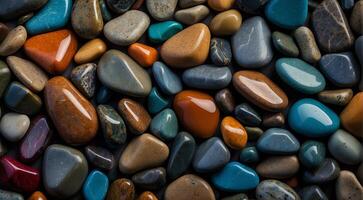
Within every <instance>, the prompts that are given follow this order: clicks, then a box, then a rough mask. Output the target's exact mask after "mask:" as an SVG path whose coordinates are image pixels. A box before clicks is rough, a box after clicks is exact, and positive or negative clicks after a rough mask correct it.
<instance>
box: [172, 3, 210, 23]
mask: <svg viewBox="0 0 363 200" xmlns="http://www.w3.org/2000/svg"><path fill="white" fill-rule="evenodd" d="M208 14H209V9H208V7H207V6H205V5H198V6H194V7H191V8H187V9H182V10H178V11H176V12H175V15H174V17H175V19H176V20H177V21H179V22H181V23H183V24H187V25H192V24H195V23H198V22H200V21H202V20H203V19H204V18H205V17H207V15H208Z"/></svg>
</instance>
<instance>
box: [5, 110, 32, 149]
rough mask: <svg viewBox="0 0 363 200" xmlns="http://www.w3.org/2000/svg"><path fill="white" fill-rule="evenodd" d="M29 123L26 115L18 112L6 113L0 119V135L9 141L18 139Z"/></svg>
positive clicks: (22, 135)
mask: <svg viewBox="0 0 363 200" xmlns="http://www.w3.org/2000/svg"><path fill="white" fill-rule="evenodd" d="M29 125H30V119H29V117H28V116H26V115H23V114H18V113H11V112H10V113H6V114H5V115H4V116H2V118H1V121H0V132H1V135H2V136H3V137H4V138H5V139H6V140H8V141H10V142H17V141H20V140H21V139H22V138H23V137H24V135H25V133H26V131H27V130H28V128H29Z"/></svg>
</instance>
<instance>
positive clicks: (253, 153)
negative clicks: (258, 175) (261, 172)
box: [239, 146, 260, 163]
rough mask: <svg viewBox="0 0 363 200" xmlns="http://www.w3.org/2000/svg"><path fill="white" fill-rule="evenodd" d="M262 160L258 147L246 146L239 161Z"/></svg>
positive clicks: (253, 161) (254, 161)
mask: <svg viewBox="0 0 363 200" xmlns="http://www.w3.org/2000/svg"><path fill="white" fill-rule="evenodd" d="M259 160H260V156H259V154H258V151H257V149H256V147H254V146H252V147H245V148H244V149H242V150H241V152H240V154H239V161H241V162H242V163H256V162H258V161H259Z"/></svg>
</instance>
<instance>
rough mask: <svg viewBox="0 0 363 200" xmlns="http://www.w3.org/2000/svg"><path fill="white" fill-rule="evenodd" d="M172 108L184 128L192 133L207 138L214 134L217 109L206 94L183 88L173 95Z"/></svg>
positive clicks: (217, 117)
mask: <svg viewBox="0 0 363 200" xmlns="http://www.w3.org/2000/svg"><path fill="white" fill-rule="evenodd" d="M174 110H175V112H176V114H177V115H178V118H179V120H180V121H181V123H182V124H183V125H184V127H185V129H187V130H188V131H190V132H191V133H192V134H193V135H195V136H197V137H200V138H209V137H212V136H213V135H214V134H215V132H216V129H217V126H218V121H219V110H218V107H217V106H216V104H215V103H214V100H213V98H212V97H211V96H209V95H208V94H205V93H202V92H198V91H193V90H184V91H182V92H180V93H179V94H177V95H176V96H175V99H174Z"/></svg>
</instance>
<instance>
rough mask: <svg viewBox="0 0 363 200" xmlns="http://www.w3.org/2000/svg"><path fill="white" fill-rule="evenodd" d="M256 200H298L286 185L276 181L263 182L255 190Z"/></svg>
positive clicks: (296, 195)
mask: <svg viewBox="0 0 363 200" xmlns="http://www.w3.org/2000/svg"><path fill="white" fill-rule="evenodd" d="M256 198H257V200H300V197H299V195H298V194H297V193H296V192H295V191H294V190H293V189H292V188H291V187H290V186H288V185H286V184H285V183H283V182H280V181H278V180H264V181H262V182H261V183H260V184H259V185H258V186H257V188H256Z"/></svg>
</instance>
